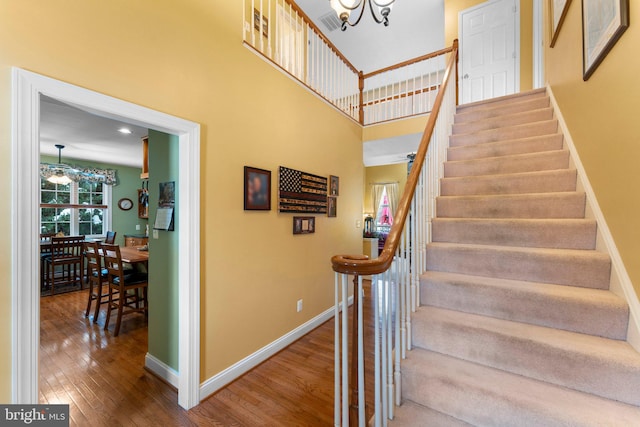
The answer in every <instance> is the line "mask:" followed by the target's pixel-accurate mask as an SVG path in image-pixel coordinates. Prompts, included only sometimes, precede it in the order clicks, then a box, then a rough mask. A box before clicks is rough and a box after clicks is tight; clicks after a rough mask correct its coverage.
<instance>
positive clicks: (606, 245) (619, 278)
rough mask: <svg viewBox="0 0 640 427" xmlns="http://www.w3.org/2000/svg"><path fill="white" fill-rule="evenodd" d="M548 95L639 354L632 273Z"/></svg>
mask: <svg viewBox="0 0 640 427" xmlns="http://www.w3.org/2000/svg"><path fill="white" fill-rule="evenodd" d="M547 93H548V94H549V98H550V99H551V106H552V107H553V111H554V113H555V116H556V118H557V119H558V124H559V126H560V130H561V131H562V133H563V134H564V142H565V144H566V146H567V148H568V149H569V152H570V153H571V160H572V162H573V164H574V166H575V168H576V170H577V172H578V179H579V180H580V185H581V186H582V189H583V190H584V192H585V193H586V195H587V206H588V208H590V209H591V212H590V214H591V216H593V219H595V220H596V222H597V224H598V240H599V242H601V246H603V248H602V249H603V250H604V251H606V252H607V253H608V254H609V256H610V257H611V286H610V290H611V291H612V292H613V293H615V294H616V295H618V296H619V297H621V298H623V299H624V300H625V301H626V302H627V304H628V305H629V327H628V329H627V341H628V342H629V344H631V345H632V346H633V347H634V348H635V349H636V350H637V351H640V300H638V294H636V291H635V289H634V288H633V283H632V282H631V278H630V277H629V274H628V273H627V270H626V268H625V267H624V263H623V262H622V257H621V256H620V252H618V247H617V246H616V244H615V241H614V240H613V235H612V234H611V231H610V230H609V227H608V226H607V222H606V221H605V219H604V214H603V213H602V210H601V209H600V205H599V204H598V200H597V199H596V195H595V193H594V191H593V187H591V183H590V182H589V179H588V177H587V173H586V171H585V170H584V166H583V165H582V162H581V161H580V156H579V155H578V151H577V150H576V147H575V145H574V143H573V139H572V138H571V133H570V132H569V128H568V127H567V123H566V122H565V121H564V117H563V116H562V112H561V111H560V108H559V107H558V103H557V102H556V99H555V97H554V95H553V91H552V90H551V87H549V86H547ZM598 248H600V246H598Z"/></svg>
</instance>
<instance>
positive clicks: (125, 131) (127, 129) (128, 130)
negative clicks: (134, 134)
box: [118, 128, 131, 135]
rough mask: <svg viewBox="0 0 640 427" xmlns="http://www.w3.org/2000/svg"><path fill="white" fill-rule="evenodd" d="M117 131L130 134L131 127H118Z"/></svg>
mask: <svg viewBox="0 0 640 427" xmlns="http://www.w3.org/2000/svg"><path fill="white" fill-rule="evenodd" d="M118 132H120V133H124V134H125V135H130V134H131V129H129V128H120V129H118Z"/></svg>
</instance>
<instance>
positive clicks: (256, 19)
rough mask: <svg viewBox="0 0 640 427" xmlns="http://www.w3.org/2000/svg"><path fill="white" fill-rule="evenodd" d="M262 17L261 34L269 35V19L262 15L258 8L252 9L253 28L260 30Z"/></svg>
mask: <svg viewBox="0 0 640 427" xmlns="http://www.w3.org/2000/svg"><path fill="white" fill-rule="evenodd" d="M261 17H262V35H263V36H264V37H268V36H269V20H268V19H267V17H266V16H263V15H262V14H261V13H260V11H259V10H258V9H253V28H255V29H256V30H257V31H260V27H261V26H260V18H261Z"/></svg>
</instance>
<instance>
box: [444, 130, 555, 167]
mask: <svg viewBox="0 0 640 427" xmlns="http://www.w3.org/2000/svg"><path fill="white" fill-rule="evenodd" d="M563 141H564V136H563V135H562V134H560V133H552V134H549V135H541V136H532V137H528V138H519V139H510V140H506V141H498V142H486V143H484V144H474V145H463V146H461V147H449V148H447V159H448V160H449V161H458V160H474V159H482V158H485V157H500V156H510V155H515V154H529V153H539V152H542V151H556V150H562V147H563Z"/></svg>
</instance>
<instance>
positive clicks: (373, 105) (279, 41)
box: [242, 0, 452, 125]
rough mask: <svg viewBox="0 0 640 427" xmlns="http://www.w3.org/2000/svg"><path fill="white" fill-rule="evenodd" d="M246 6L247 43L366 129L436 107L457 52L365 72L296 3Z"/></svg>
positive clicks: (254, 1) (248, 0)
mask: <svg viewBox="0 0 640 427" xmlns="http://www.w3.org/2000/svg"><path fill="white" fill-rule="evenodd" d="M243 5H244V14H243V30H242V35H243V41H244V43H245V44H246V45H247V46H249V47H251V48H253V49H254V51H255V52H257V53H259V54H261V55H262V56H263V57H265V58H266V59H267V60H269V61H270V62H272V63H273V64H274V65H276V66H277V67H280V68H281V69H282V70H284V71H285V72H286V73H288V74H289V75H290V76H291V77H293V78H294V79H296V80H298V81H299V82H300V83H302V84H303V85H305V86H307V87H308V88H309V89H311V90H312V91H313V92H315V93H316V94H317V95H319V96H320V97H322V98H323V99H325V100H326V101H327V102H329V103H330V104H331V105H333V106H334V107H336V108H337V109H339V110H340V111H342V112H343V113H344V114H346V115H347V116H349V117H350V118H352V119H354V120H356V121H357V122H359V123H360V124H361V125H370V124H375V123H381V122H385V121H389V120H395V119H400V118H405V117H411V116H416V115H420V114H425V113H428V112H430V111H431V109H432V108H433V104H434V102H435V99H436V96H437V94H438V90H439V88H440V85H441V83H442V77H443V75H444V70H445V66H446V64H445V62H446V55H447V54H449V53H450V52H451V50H452V49H451V48H446V49H442V50H440V51H437V52H433V53H429V54H427V55H423V56H421V57H418V58H415V59H411V60H409V61H405V62H402V63H400V64H396V65H393V66H391V67H387V68H384V69H381V70H377V71H373V72H370V73H366V74H365V73H363V72H361V71H358V70H357V69H356V68H355V67H354V66H353V64H351V62H349V60H348V59H347V58H345V56H344V55H342V53H340V51H339V50H338V49H337V48H336V47H335V46H334V45H333V43H331V41H330V40H329V39H328V38H327V37H326V36H325V35H324V34H322V32H321V31H320V29H319V28H318V27H317V26H316V25H315V24H314V23H313V22H312V21H311V20H310V19H309V17H308V16H307V15H306V14H305V13H304V12H303V11H302V10H301V9H300V8H299V7H298V6H297V5H296V4H295V3H294V2H292V1H290V0H243Z"/></svg>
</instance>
